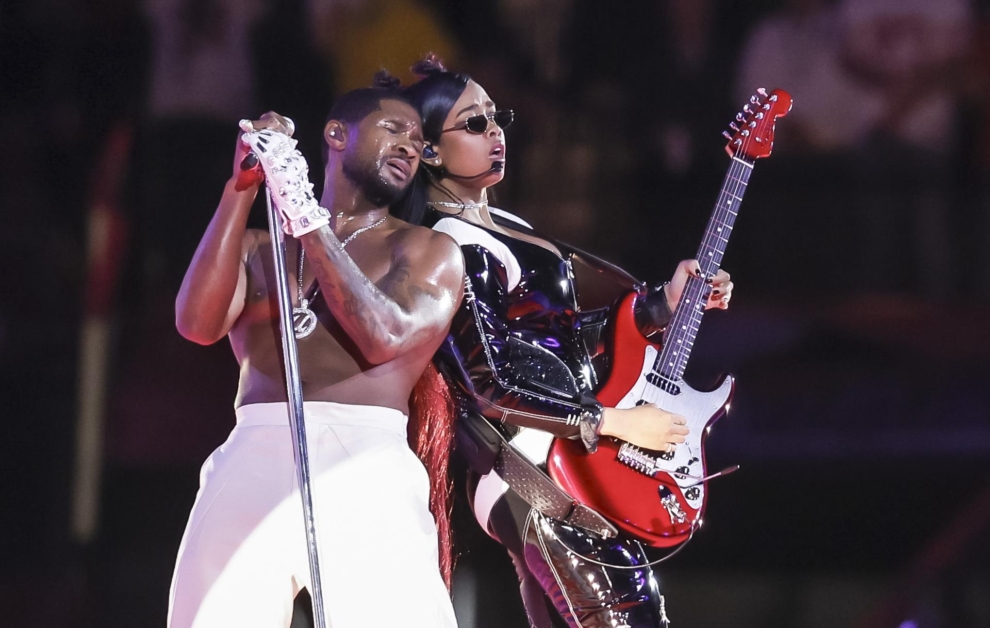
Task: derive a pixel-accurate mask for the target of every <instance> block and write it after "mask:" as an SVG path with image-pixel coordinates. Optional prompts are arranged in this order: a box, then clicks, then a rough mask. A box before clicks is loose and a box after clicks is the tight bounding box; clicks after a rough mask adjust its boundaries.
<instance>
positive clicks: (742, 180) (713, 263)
mask: <svg viewBox="0 0 990 628" xmlns="http://www.w3.org/2000/svg"><path fill="white" fill-rule="evenodd" d="M752 172H753V163H752V162H750V161H746V160H744V159H740V158H738V157H733V158H732V163H731V164H730V165H729V171H728V172H727V173H726V175H725V180H724V182H723V183H722V190H721V191H720V192H719V195H718V200H717V201H716V203H715V209H714V210H713V211H712V215H711V218H709V219H708V227H707V228H706V229H705V236H704V237H703V238H702V240H701V246H699V247H698V255H697V257H696V259H697V260H698V263H699V265H700V266H701V272H702V274H703V275H704V276H705V277H714V276H715V273H717V272H718V270H719V268H720V267H721V264H722V256H723V255H724V254H725V247H726V245H727V244H728V243H729V236H730V235H731V234H732V228H733V226H734V225H735V222H736V216H737V215H738V213H739V206H740V205H741V204H742V199H743V196H744V195H745V193H746V185H747V184H748V182H749V175H750V173H752ZM707 291H708V285H707V283H706V282H705V281H704V279H700V278H698V277H690V278H689V279H688V281H687V284H686V285H685V286H684V292H683V293H682V294H681V300H680V301H679V302H678V304H677V308H676V309H675V310H674V315H673V317H672V318H671V320H670V324H669V325H668V327H667V332H666V334H665V335H664V343H663V349H662V350H661V351H660V353H659V355H658V356H657V360H656V363H655V364H654V367H653V370H654V372H656V373H658V374H660V375H662V376H664V377H665V378H667V379H669V380H671V381H676V380H679V379H681V378H682V377H684V370H685V368H687V362H688V358H690V357H691V349H692V348H694V340H695V337H696V336H697V334H698V328H699V327H700V326H701V319H702V318H703V317H704V315H705V303H706V301H707V297H706V294H707Z"/></svg>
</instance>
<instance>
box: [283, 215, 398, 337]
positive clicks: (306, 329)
mask: <svg viewBox="0 0 990 628" xmlns="http://www.w3.org/2000/svg"><path fill="white" fill-rule="evenodd" d="M387 219H388V216H384V217H383V218H382V219H381V220H378V221H376V222H373V223H372V224H370V225H366V226H364V227H361V228H360V229H356V230H355V231H354V233H352V234H351V235H349V236H347V237H346V238H344V239H343V240H342V241H341V243H340V248H342V249H344V248H347V245H348V244H350V243H351V241H352V240H353V239H354V238H356V237H358V236H359V235H361V234H362V233H364V232H365V231H370V230H371V229H374V228H375V227H377V226H379V225H381V224H382V223H384V222H385V221H386V220H387ZM305 263H306V249H304V248H303V246H302V243H301V242H300V243H299V275H298V283H297V286H298V287H297V294H298V296H299V307H294V308H292V330H293V331H294V332H295V334H296V339H297V340H302V339H303V338H305V337H306V336H308V335H310V334H311V333H313V330H314V329H316V314H314V313H313V310H311V309H309V299H307V298H306V295H304V294H303V265H304V264H305ZM313 296H314V298H315V296H316V295H315V294H314V295H313Z"/></svg>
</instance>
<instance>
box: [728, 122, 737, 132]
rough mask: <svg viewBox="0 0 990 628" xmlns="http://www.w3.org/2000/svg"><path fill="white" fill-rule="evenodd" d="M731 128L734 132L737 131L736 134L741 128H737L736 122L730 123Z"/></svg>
mask: <svg viewBox="0 0 990 628" xmlns="http://www.w3.org/2000/svg"><path fill="white" fill-rule="evenodd" d="M729 128H730V129H732V130H733V131H736V132H738V131H739V127H738V126H736V123H735V122H730V123H729Z"/></svg>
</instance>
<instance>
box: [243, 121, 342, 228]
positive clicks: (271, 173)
mask: <svg viewBox="0 0 990 628" xmlns="http://www.w3.org/2000/svg"><path fill="white" fill-rule="evenodd" d="M241 141H242V142H244V144H245V145H247V146H248V147H249V148H250V149H251V150H252V151H254V154H255V155H257V156H258V159H259V161H260V162H261V167H262V168H263V169H264V171H265V178H266V179H267V182H268V186H269V189H270V190H271V191H272V198H273V199H274V201H275V206H276V207H277V208H278V210H279V212H281V214H282V229H283V230H284V231H285V232H286V233H287V234H289V235H290V236H293V237H296V238H298V237H299V236H301V235H303V234H304V233H309V232H310V231H316V230H317V229H319V228H320V227H322V226H323V225H327V224H330V212H329V211H327V210H326V209H324V208H323V207H320V205H319V203H317V202H316V197H314V196H313V184H312V183H311V182H310V180H309V166H308V165H307V163H306V158H305V157H303V156H302V153H300V152H299V151H298V150H296V140H294V139H292V138H291V137H289V136H288V135H286V134H285V133H280V132H278V131H272V130H270V129H263V130H261V131H252V132H250V133H244V134H243V135H241Z"/></svg>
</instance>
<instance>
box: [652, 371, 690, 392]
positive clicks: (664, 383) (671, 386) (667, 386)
mask: <svg viewBox="0 0 990 628" xmlns="http://www.w3.org/2000/svg"><path fill="white" fill-rule="evenodd" d="M646 381H648V382H649V383H651V384H653V385H654V386H656V387H657V388H659V389H660V390H662V391H664V392H665V393H669V394H671V395H679V394H681V387H680V386H678V385H677V382H675V381H674V380H672V379H670V378H669V377H667V376H666V375H661V374H660V373H655V372H651V373H650V374H649V375H647V376H646Z"/></svg>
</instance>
